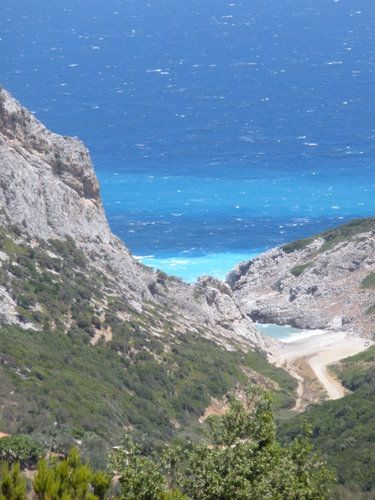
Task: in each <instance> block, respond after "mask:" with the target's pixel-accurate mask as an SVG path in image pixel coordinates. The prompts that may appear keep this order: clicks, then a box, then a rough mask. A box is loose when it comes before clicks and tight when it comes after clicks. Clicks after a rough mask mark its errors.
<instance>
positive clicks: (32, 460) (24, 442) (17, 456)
mask: <svg viewBox="0 0 375 500" xmlns="http://www.w3.org/2000/svg"><path fill="white" fill-rule="evenodd" d="M41 456H42V448H41V446H40V445H39V443H38V442H37V441H35V440H34V439H32V438H31V437H30V436H23V435H18V436H17V435H16V436H7V437H3V438H1V439H0V461H6V462H19V463H20V464H21V465H22V466H23V467H25V466H28V467H29V466H32V465H35V464H36V462H37V461H38V460H39V458H40V457H41Z"/></svg>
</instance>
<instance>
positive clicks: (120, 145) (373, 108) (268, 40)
mask: <svg viewBox="0 0 375 500" xmlns="http://www.w3.org/2000/svg"><path fill="white" fill-rule="evenodd" d="M2 14H3V15H2V16H0V59H1V75H0V83H1V84H2V85H4V86H6V87H7V88H8V89H9V90H10V91H11V92H13V93H14V94H15V96H16V97H17V98H18V99H19V100H21V101H22V102H23V103H24V104H25V105H26V106H27V107H29V108H30V109H31V110H32V111H33V112H35V114H36V116H37V117H38V118H40V119H41V120H42V121H43V122H45V123H46V125H47V126H48V127H50V128H51V129H52V130H54V131H56V132H58V133H62V134H67V135H75V136H78V137H80V138H82V139H83V140H84V141H85V143H86V144H87V145H88V147H89V149H90V151H91V154H92V157H93V160H94V165H95V168H96V171H97V173H98V176H99V179H100V182H101V187H102V195H103V200H104V206H105V209H106V212H107V215H108V218H109V222H110V224H111V227H112V228H113V230H114V231H115V232H116V234H118V235H119V236H120V237H121V238H122V239H123V240H124V242H125V243H126V244H127V246H128V247H129V248H130V249H131V250H132V251H133V253H135V254H136V255H138V256H150V255H152V256H153V258H151V259H147V260H145V261H147V262H148V263H150V264H153V265H156V266H158V267H161V268H162V269H163V270H165V271H168V272H173V274H178V275H180V276H182V277H183V278H185V279H188V280H193V279H194V278H195V277H196V276H197V274H200V273H204V274H207V273H212V274H215V275H217V276H220V277H222V276H224V274H225V273H226V272H227V271H228V270H229V269H230V267H232V265H233V264H234V263H235V262H236V261H237V260H241V259H243V258H247V257H248V256H251V255H254V254H257V253H259V252H260V251H262V250H264V249H267V248H271V247H274V246H276V245H279V244H281V243H284V242H287V241H290V240H293V239H295V238H301V237H305V236H308V235H310V234H312V233H315V232H319V231H321V230H323V229H326V228H328V227H331V226H334V225H336V224H337V223H340V222H344V221H347V220H349V219H351V218H353V217H359V216H367V215H373V214H374V213H375V180H374V179H375V176H374V166H375V127H374V116H375V100H374V97H373V82H374V72H375V62H374V53H375V31H374V29H373V19H375V2H373V1H372V0H351V1H350V2H349V1H344V0H340V1H334V0H332V1H331V0H285V1H283V2H281V1H280V0H269V1H267V2H265V1H264V0H254V1H252V2H236V1H234V2H229V1H227V0H210V1H209V2H202V1H198V0H184V1H182V0H154V1H152V2H149V1H147V0H126V1H124V0H107V1H106V2H103V1H102V0H91V1H90V8H89V9H87V3H86V2H77V1H76V0H64V1H61V2H50V1H49V0H38V2H30V1H29V0H17V1H16V2H15V1H14V0H3V1H2Z"/></svg>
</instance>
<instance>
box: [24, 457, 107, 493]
mask: <svg viewBox="0 0 375 500" xmlns="http://www.w3.org/2000/svg"><path fill="white" fill-rule="evenodd" d="M110 485H111V477H110V476H109V475H108V474H105V473H104V472H101V471H98V472H97V471H94V470H93V469H91V467H90V466H89V465H87V464H84V463H82V459H81V457H80V455H79V452H78V450H77V449H76V448H73V449H72V450H71V451H70V453H69V455H68V456H67V458H66V459H64V460H53V461H52V462H51V461H49V462H48V461H47V460H45V459H42V460H41V461H40V462H39V464H38V471H37V473H36V475H35V477H34V480H33V490H34V493H35V494H36V497H37V498H38V499H39V500H60V499H62V498H66V499H72V500H73V499H80V500H103V499H104V498H105V497H106V494H107V492H108V490H109V487H110Z"/></svg>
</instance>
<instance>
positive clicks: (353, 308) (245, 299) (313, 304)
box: [227, 219, 375, 335]
mask: <svg viewBox="0 0 375 500" xmlns="http://www.w3.org/2000/svg"><path fill="white" fill-rule="evenodd" d="M371 227H373V230H371V229H370V230H369V228H371ZM359 228H360V226H359ZM363 228H364V231H363V232H362V231H361V230H360V229H359V232H358V233H357V234H352V235H349V236H348V237H339V236H338V237H337V238H336V239H335V240H329V239H328V240H325V239H324V237H323V236H322V237H317V238H315V239H311V241H309V243H308V244H306V246H304V247H303V248H300V249H298V248H297V249H296V250H294V251H289V250H288V251H284V250H283V249H282V248H277V249H275V250H271V251H270V252H267V253H265V254H263V255H261V256H259V257H258V258H256V259H254V260H252V261H250V262H246V263H242V264H240V265H238V266H237V267H236V268H235V269H234V270H233V271H232V272H231V273H230V275H229V276H228V280H227V281H228V284H229V285H230V286H231V288H232V290H233V293H234V296H235V298H236V300H237V302H238V304H239V305H240V308H241V310H242V311H243V313H244V314H248V315H249V316H250V317H251V318H252V319H253V320H255V321H260V322H264V323H276V324H290V325H293V326H296V327H299V328H313V329H314V328H326V329H332V330H346V331H351V332H353V333H361V334H365V335H372V334H373V333H375V316H374V314H370V313H369V309H370V308H371V307H372V306H373V305H374V304H375V290H374V288H371V287H364V286H363V280H364V279H365V278H366V277H367V276H369V275H370V274H371V273H372V272H374V271H375V219H373V222H371V220H368V223H364V224H363ZM330 237H331V236H330ZM336 240H337V241H336ZM327 241H328V243H327Z"/></svg>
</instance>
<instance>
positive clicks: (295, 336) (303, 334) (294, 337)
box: [279, 330, 327, 344]
mask: <svg viewBox="0 0 375 500" xmlns="http://www.w3.org/2000/svg"><path fill="white" fill-rule="evenodd" d="M325 333H327V332H326V331H325V330H301V331H300V332H298V333H292V334H290V336H289V337H286V338H284V339H279V340H280V342H282V343H283V344H290V343H291V342H297V341H298V340H304V339H308V338H309V337H317V336H318V335H324V334H325Z"/></svg>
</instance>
